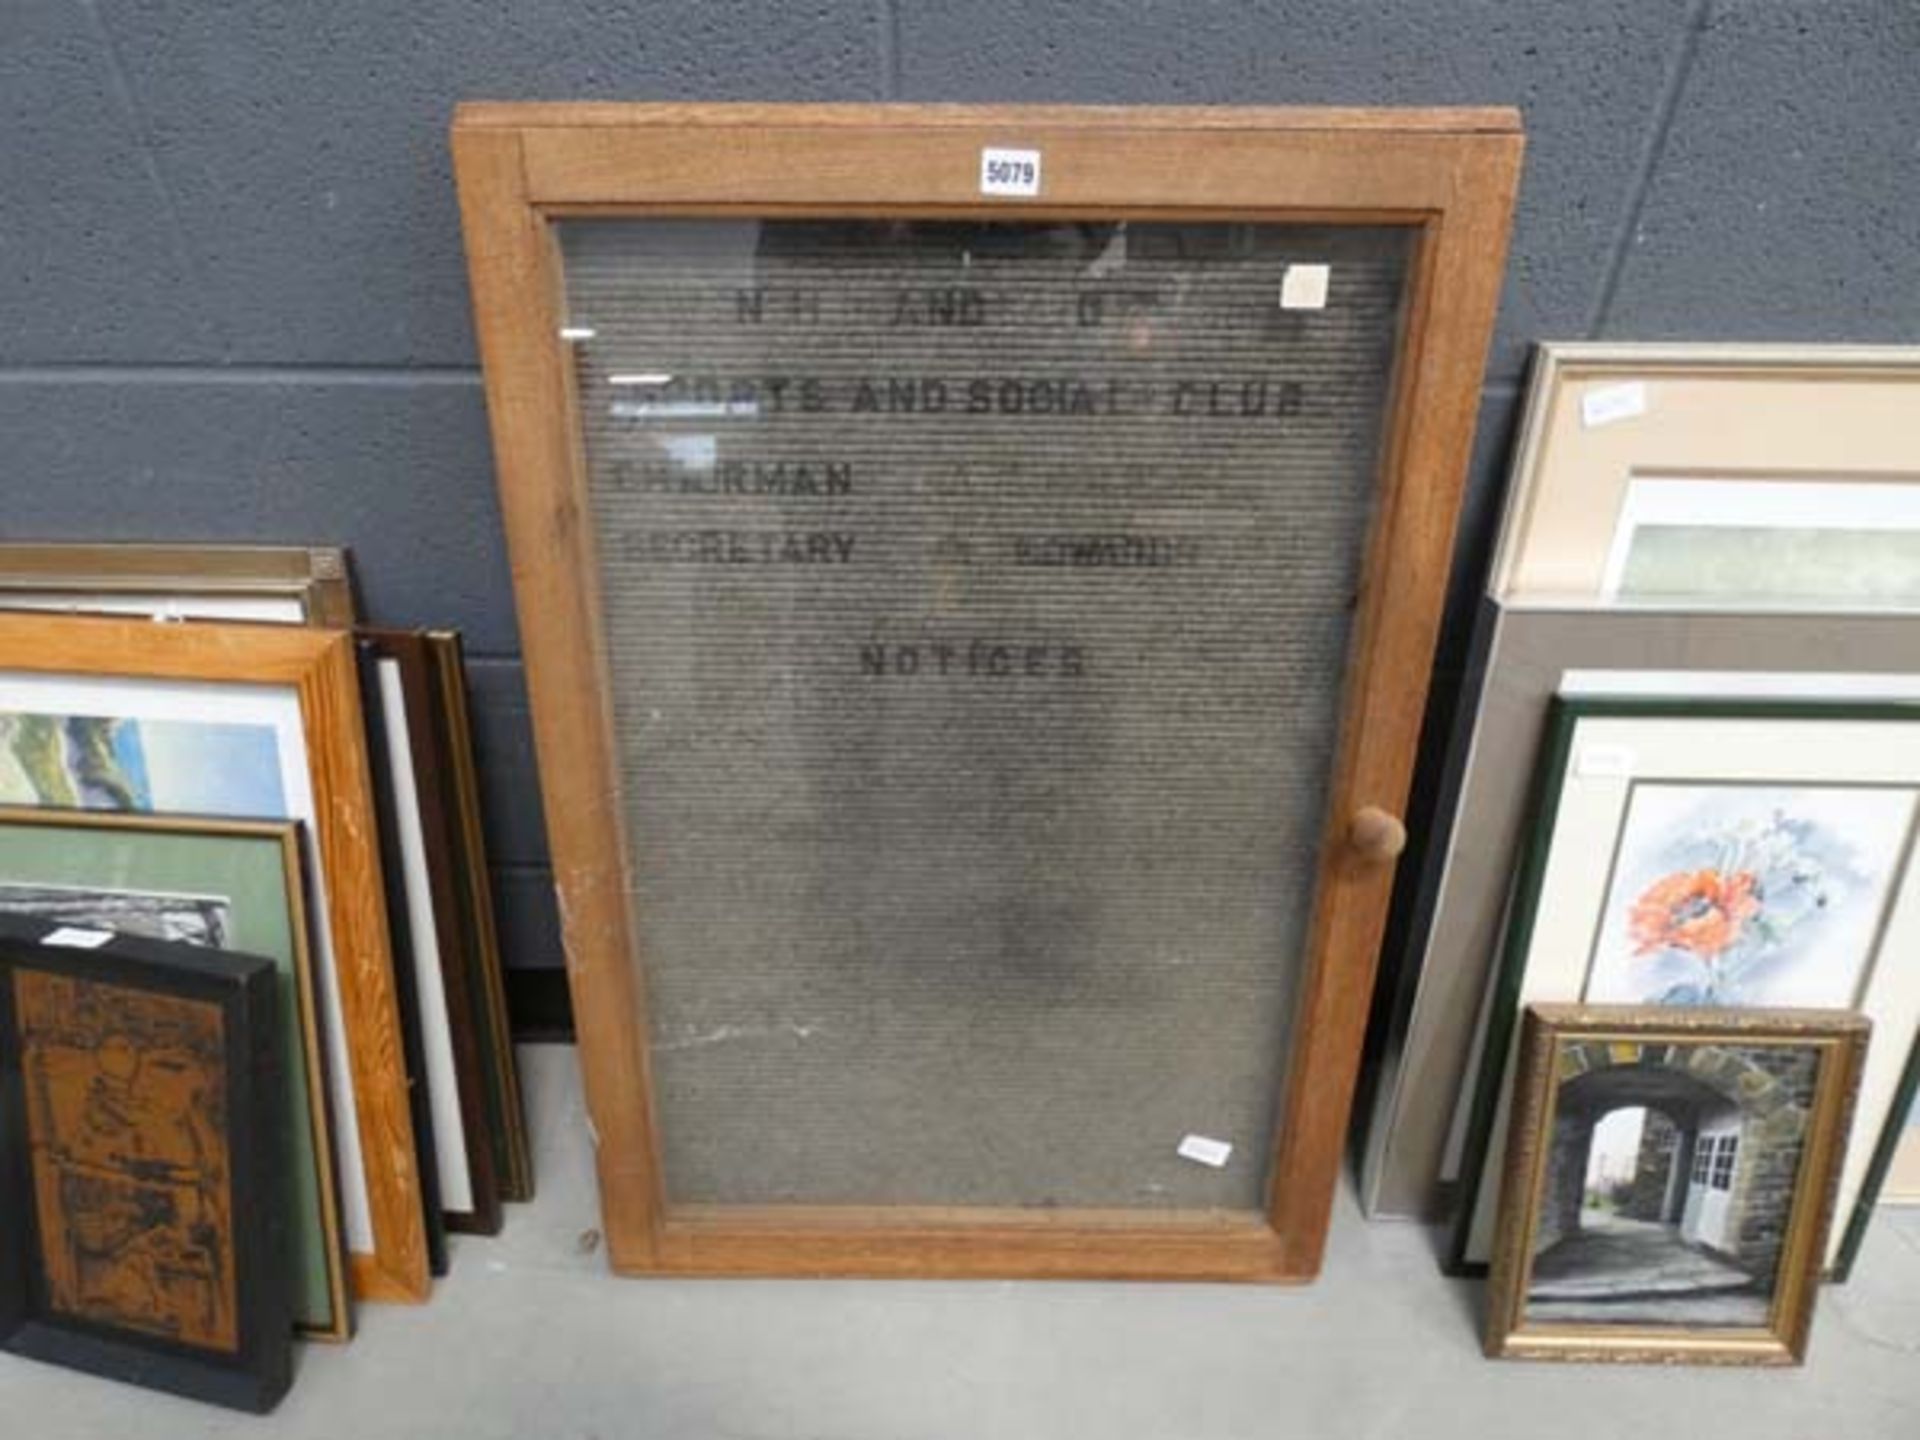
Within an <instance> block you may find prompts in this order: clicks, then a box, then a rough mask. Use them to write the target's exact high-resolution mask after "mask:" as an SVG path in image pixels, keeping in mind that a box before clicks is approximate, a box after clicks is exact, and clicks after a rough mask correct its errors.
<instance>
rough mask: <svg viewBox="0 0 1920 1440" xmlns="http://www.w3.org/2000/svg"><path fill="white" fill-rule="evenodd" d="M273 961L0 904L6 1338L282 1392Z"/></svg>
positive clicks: (125, 1369) (280, 1110)
mask: <svg viewBox="0 0 1920 1440" xmlns="http://www.w3.org/2000/svg"><path fill="white" fill-rule="evenodd" d="M277 980H278V976H277V974H276V965H275V962H274V961H272V960H270V959H268V958H266V957H263V956H253V955H245V954H241V953H238V952H231V953H230V952H225V951H220V950H213V949H208V948H206V947H204V946H198V945H187V944H181V943H178V942H172V941H162V940H152V939H148V938H145V937H141V936H132V935H116V934H114V933H113V932H111V931H104V930H93V929H88V928H85V927H81V926H76V925H69V924H62V923H57V922H50V921H35V920H26V919H20V918H17V917H9V916H0V1214H4V1215H5V1216H6V1217H7V1223H6V1225H5V1227H4V1228H0V1349H4V1350H6V1351H8V1352H11V1353H13V1354H16V1355H23V1356H27V1357H29V1358H32V1359H36V1360H45V1361H50V1362H53V1363H55V1364H61V1365H67V1366H71V1367H73V1368H75V1369H79V1370H85V1371H89V1372H91V1373H93V1374H97V1375H103V1376H108V1377H110V1378H113V1379H117V1380H125V1381H129V1382H132V1383H134V1384H138V1385H145V1386H147V1387H149V1388H152V1389H158V1390H166V1391H171V1392H173V1393H175V1394H178V1395H185V1396H190V1397H192V1398H195V1399H200V1400H207V1401H211V1402H213V1403H215V1404H220V1405H226V1406H230V1407H232V1408H235V1409H241V1410H251V1411H265V1410H271V1409H272V1408H273V1407H274V1406H275V1405H276V1404H277V1403H278V1402H279V1400H280V1397H281V1396H282V1395H284V1394H285V1393H286V1390H287V1387H288V1385H289V1383H290V1382H291V1380H292V1346H293V1325H292V1319H291V1306H290V1304H289V1282H290V1279H291V1276H292V1273H293V1264H292V1255H291V1249H292V1242H291V1236H290V1233H289V1224H288V1219H289V1211H288V1206H287V1203H286V1191H287V1160H288V1154H287V1145H286V1142H287V1141H288V1140H289V1139H290V1136H289V1134H288V1129H287V1126H286V1124H285V1119H286V1096H285V1093H284V1087H283V1085H282V1083H281V1082H282V1079H283V1076H282V1067H283V1066H284V1064H285V1061H286V1057H285V1055H284V1054H283V1052H282V1042H283V1039H284V1037H285V1034H286V1030H285V1025H284V1021H283V1016H282V1015H281V1012H280V1006H279V999H278V996H277V995H276V994H275V991H276V989H277Z"/></svg>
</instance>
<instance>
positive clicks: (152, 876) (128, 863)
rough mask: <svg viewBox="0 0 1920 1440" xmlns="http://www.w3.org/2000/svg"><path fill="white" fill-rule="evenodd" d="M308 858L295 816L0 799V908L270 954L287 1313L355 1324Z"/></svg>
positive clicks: (299, 1320)
mask: <svg viewBox="0 0 1920 1440" xmlns="http://www.w3.org/2000/svg"><path fill="white" fill-rule="evenodd" d="M304 865H305V860H304V858H303V856H302V852H301V844H300V832H299V826H298V825H297V824H295V823H294V822H292V821H267V820H221V819H210V818H209V819H196V818H190V817H181V816H158V815H140V814H129V813H125V812H110V811H97V810H31V809H19V808H15V807H0V916H11V917H15V918H17V919H21V920H36V921H45V922H48V923H50V924H56V925H68V926H79V927H81V928H83V929H89V930H106V931H111V932H113V933H115V934H120V935H137V936H143V937H145V938H147V939H152V940H166V941H171V942H174V943H178V944H188V945H200V946H204V947H206V948H208V949H214V950H239V951H244V952H246V953H247V954H250V955H258V956H263V957H265V958H267V959H270V960H272V961H273V962H274V966H275V969H276V972H277V974H278V975H279V977H280V978H279V983H278V985H277V986H276V992H277V1003H278V1005H279V1007H280V1011H281V1025H282V1029H283V1030H284V1031H285V1032H286V1034H285V1040H284V1042H283V1052H284V1054H285V1057H286V1062H287V1063H286V1064H285V1065H284V1066H283V1067H282V1074H283V1077H284V1089H285V1093H284V1096H283V1098H282V1103H281V1107H280V1110H279V1112H278V1115H277V1123H278V1124H279V1126H280V1128H281V1130H282V1131H283V1132H284V1133H285V1134H286V1135H287V1137H288V1140H289V1150H290V1153H289V1162H290V1171H289V1182H288V1186H287V1199H288V1206H289V1212H288V1225H287V1229H288V1233H289V1235H290V1237H291V1243H292V1247H293V1252H294V1257H295V1273H294V1281H293V1289H292V1306H293V1317H294V1324H295V1326H296V1328H297V1329H298V1330H299V1331H300V1333H301V1334H303V1335H306V1336H308V1337H309V1338H314V1339H327V1340H345V1339H347V1338H349V1337H350V1336H351V1335H352V1333H353V1309H352V1301H351V1298H350V1296H349V1293H348V1291H349V1287H348V1277H347V1254H346V1238H345V1234H344V1231H343V1229H342V1226H341V1220H340V1201H339V1184H338V1179H337V1176H336V1175H335V1173H334V1160H333V1155H334V1133H333V1123H332V1116H331V1114H330V1110H329V1106H328V1104H327V1077H326V1055H325V1050H324V1048H323V1043H322V1040H321V1034H320V1015H319V1003H320V1002H319V991H318V979H317V977H316V976H315V974H314V967H313V963H312V953H311V949H310V946H309V942H308V918H309V917H308V915H307V907H306V882H305V878H304V875H303V868H304Z"/></svg>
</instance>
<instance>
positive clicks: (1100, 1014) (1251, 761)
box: [453, 104, 1521, 1281]
mask: <svg viewBox="0 0 1920 1440" xmlns="http://www.w3.org/2000/svg"><path fill="white" fill-rule="evenodd" d="M453 150H454V162H455V171H456V175H457V179H458V183H459V189H460V204H461V213H462V222H463V226H464V229H465V234H466V243H467V253H468V257H469V266H470V273H471V281H472V291H473V298H474V311H475V319H476V325H477V331H478V334H479V338H480V347H481V352H482V358H483V367H484V370H485V375H486V383H487V393H488V401H489V412H490V418H491V422H492V427H493V439H494V452H495V457H496V467H497V470H498V479H499V484H500V493H501V498H502V504H503V511H504V515H505V520H506V528H507V533H508V541H509V545H510V548H511V550H512V556H513V565H514V572H515V576H516V600H517V605H518V613H519V618H520V624H521V631H522V635H523V636H524V639H525V651H526V663H527V676H528V681H529V686H530V693H531V697H532V704H533V719H534V730H535V737H536V742H537V746H538V751H539V760H540V769H541V783H542V788H543V791H544V800H545V806H546V815H547V826H548V834H549V839H550V842H551V845H552V849H553V859H554V870H555V877H556V883H557V885H558V887H559V891H560V901H561V905H560V909H561V913H562V916H563V917H564V925H565V931H566V935H565V938H566V944H567V952H568V957H569V965H568V978H569V983H570V984H571V986H572V992H573V1000H574V1013H575V1016H576V1019H577V1023H578V1029H579V1040H580V1053H581V1059H582V1062H583V1068H584V1072H585V1077H586V1090H587V1097H588V1105H589V1109H590V1111H591V1115H592V1122H593V1128H594V1132H595V1135H596V1143H597V1146H598V1162H599V1176H600V1180H601V1185H602V1209H603V1214H604V1220H605V1230H606V1234H607V1238H608V1250H609V1255H610V1257H611V1259H612V1262H613V1264H614V1265H615V1266H616V1267H617V1268H619V1269H622V1270H628V1271H641V1272H677V1273H705V1274H736V1273H808V1274H855V1273H859V1274H887V1275H898V1274H921V1275H951V1276H972V1275H979V1276H985V1275H1044V1276H1062V1277H1066V1276H1082V1277H1107V1276H1112V1277H1127V1276H1133V1277H1164V1278H1187V1279H1266V1280H1294V1281H1300V1280H1306V1279H1309V1278H1311V1277H1312V1276H1313V1275H1314V1274H1315V1273H1316V1272H1317V1270H1318V1268H1319V1264H1320V1259H1321V1255H1322V1252H1323V1248H1324V1244H1325V1237H1326V1228H1327V1221H1328V1215H1329V1210H1330V1206H1331V1202H1332V1196H1333V1191H1334V1186H1335V1181H1336V1176H1337V1171H1338V1168H1339V1162H1340V1157H1341V1154H1342V1152H1343V1148H1344V1144H1345V1133H1346V1120H1347V1112H1348V1106H1349V1103H1350V1098H1351V1095H1352V1090H1353V1085H1354V1079H1355V1074H1356V1071H1357V1068H1358V1061H1359V1050H1360V1042H1361V1038H1362V1031H1363V1029H1364V1025H1365V1018H1366V1010H1367V999H1368V994H1369V990H1370V987H1371V982H1372V975H1373V968H1374V963H1375V960H1376V958H1377V950H1378V946H1379V940H1380V929H1381V925H1382V923H1383V920H1384V913H1385V908H1386V900H1387V896H1388V892H1389V890H1390V888H1391V883H1392V870H1393V864H1392V862H1393V859H1394V857H1395V856H1396V855H1397V854H1398V853H1399V851H1400V848H1401V846H1402V845H1403V844H1404V841H1405V830H1404V826H1403V825H1402V823H1401V821H1400V819H1399V816H1398V811H1399V810H1400V808H1401V806H1402V804H1403V802H1404V799H1405V796H1406V790H1407V783H1408V778H1409V774H1410V770H1411V767H1412V762H1413V752H1414V746H1415V743H1416V740H1417V734H1418V730H1419V725H1420V718H1421V707H1422V702H1423V690H1424V677H1425V675H1426V673H1427V668H1428V665H1429V663H1430V659H1431V652H1432V645H1433V639H1434V634H1435V629H1436V625H1437V621H1438V616H1439V608H1440V603H1441V599H1442V591H1443V589H1444V580H1445V573H1446V570H1447V566H1448V563H1449V558H1450V546H1451V540H1452V535H1453V530H1454V523H1455V516H1456V513H1457V507H1458V500H1459V494H1460V484H1461V478H1462V475H1463V471H1464V467H1465V465H1466V462H1467V459H1468V453H1469V448H1470V442H1471V434H1472V429H1473V424H1474V418H1475V412H1476V408H1477V403H1478V375H1479V372H1480V368H1481V364H1482V360H1483V358H1484V354H1485V346H1486V341H1487V335H1488V331H1489V327H1490V324H1491V321H1492V318H1493V311H1494V307H1495V301H1496V297H1497V294H1498V291H1499V284H1500V272H1501V265H1502V260H1503V256H1504V249H1505V239H1506V234H1507V228H1508V221H1509V217H1510V212H1511V206H1512V200H1513V194H1514V188H1515V184H1516V181H1517V178H1518V167H1519V158H1520V150H1521V137H1520V134H1519V128H1518V117H1517V115H1516V114H1515V113H1514V112H1512V111H1508V110H1458V111H1449V110H1436V111H1356V110H1257V109H1245V110H1225V109H1223V110H1206V109H1185V110H1182V109H1152V108H1126V109H1118V108H1115V109H1098V108H1094V109H1074V108H1062V107H1037V108H1019V107H1007V108H986V109H969V108H965V107H953V106H927V107H917V106H840V105H828V106H763V105H740V106H727V105H632V106H623V105H594V104H583V105H494V104H476V105H464V106H462V107H461V108H460V110H459V112H458V114H457V116H456V119H455V122H454V130H453Z"/></svg>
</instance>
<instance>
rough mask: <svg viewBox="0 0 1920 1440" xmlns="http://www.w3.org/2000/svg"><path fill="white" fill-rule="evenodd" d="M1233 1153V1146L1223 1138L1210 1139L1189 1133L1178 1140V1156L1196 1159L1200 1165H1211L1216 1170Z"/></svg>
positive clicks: (1185, 1158)
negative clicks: (1184, 1137)
mask: <svg viewBox="0 0 1920 1440" xmlns="http://www.w3.org/2000/svg"><path fill="white" fill-rule="evenodd" d="M1232 1154H1233V1146H1232V1144H1231V1143H1230V1142H1228V1141H1225V1140H1214V1139H1210V1138H1209V1137H1207V1136H1205V1135H1189V1136H1187V1138H1186V1139H1184V1140H1182V1141H1181V1142H1180V1158H1181V1159H1182V1160H1194V1161H1198V1162H1199V1163H1200V1164H1202V1165H1211V1166H1212V1167H1213V1168H1214V1169H1216V1170H1218V1169H1219V1168H1220V1167H1221V1166H1222V1165H1224V1164H1226V1163H1227V1159H1228V1157H1230V1156H1231V1155H1232Z"/></svg>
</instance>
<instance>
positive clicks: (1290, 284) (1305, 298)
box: [1280, 265, 1333, 310]
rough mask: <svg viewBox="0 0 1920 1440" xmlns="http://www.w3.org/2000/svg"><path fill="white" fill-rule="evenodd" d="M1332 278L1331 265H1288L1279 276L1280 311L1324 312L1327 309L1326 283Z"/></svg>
mask: <svg viewBox="0 0 1920 1440" xmlns="http://www.w3.org/2000/svg"><path fill="white" fill-rule="evenodd" d="M1332 278H1333V267H1332V266H1331V265H1289V266H1287V268H1286V270H1285V272H1284V273H1283V274H1282V275H1281V276H1280V308H1281V309H1282V310H1324V309H1326V308H1327V282H1328V281H1329V280H1331V279H1332Z"/></svg>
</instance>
